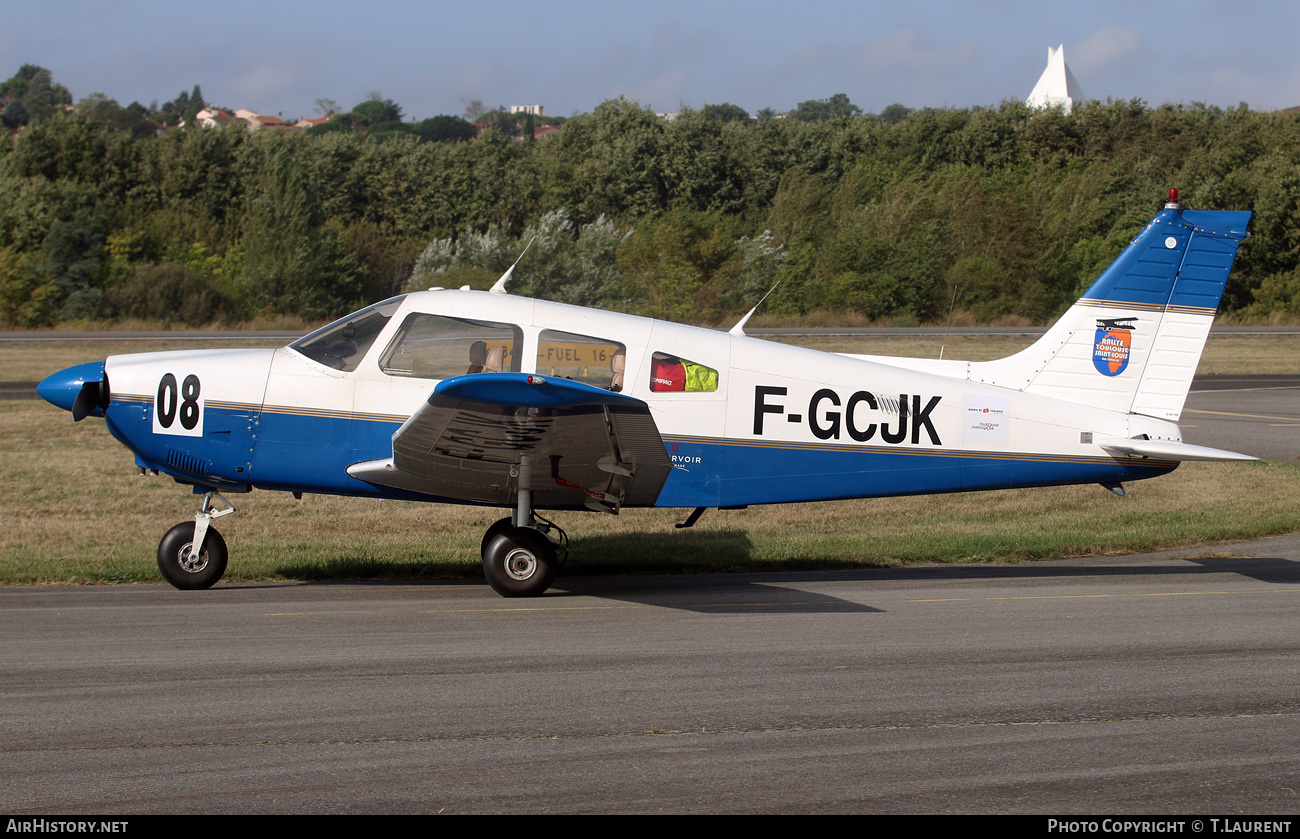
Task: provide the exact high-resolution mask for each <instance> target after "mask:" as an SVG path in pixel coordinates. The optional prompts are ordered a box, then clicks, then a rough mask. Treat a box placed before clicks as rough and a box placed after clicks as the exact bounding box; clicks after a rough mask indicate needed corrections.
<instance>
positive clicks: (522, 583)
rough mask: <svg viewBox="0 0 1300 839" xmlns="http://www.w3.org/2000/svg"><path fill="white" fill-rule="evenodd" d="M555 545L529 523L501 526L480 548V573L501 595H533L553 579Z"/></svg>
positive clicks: (541, 590) (537, 593)
mask: <svg viewBox="0 0 1300 839" xmlns="http://www.w3.org/2000/svg"><path fill="white" fill-rule="evenodd" d="M556 566H557V563H556V556H555V546H554V545H552V544H551V541H550V540H549V539H547V538H546V537H545V536H543V535H542V534H541V533H538V532H537V531H536V530H533V529H532V528H528V527H514V526H510V527H505V528H502V529H501V530H500V531H499V532H497V534H496V535H495V536H493V537H492V539H491V540H490V541H488V543H487V547H486V548H484V549H483V574H484V576H486V577H487V581H488V585H490V586H492V589H493V591H495V592H496V593H497V594H499V595H501V596H502V597H536V596H537V595H539V594H541V593H542V592H544V591H546V590H547V589H548V588H550V586H551V583H552V582H553V581H554V580H555V571H556Z"/></svg>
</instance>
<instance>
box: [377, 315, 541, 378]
mask: <svg viewBox="0 0 1300 839" xmlns="http://www.w3.org/2000/svg"><path fill="white" fill-rule="evenodd" d="M522 345H523V333H522V332H521V331H520V330H519V327H517V326H511V325H510V324H506V323H491V322H488V321H478V320H468V319H465V318H450V317H444V316H442V315H426V314H414V315H411V316H409V317H408V318H407V319H406V322H405V323H403V324H402V328H401V329H399V330H398V332H397V337H396V338H394V339H393V342H392V343H391V344H389V345H388V349H386V350H384V353H383V355H381V356H380V357H379V369H380V370H383V371H384V372H385V373H387V374H389V375H390V376H410V377H412V378H416V379H449V378H451V377H452V376H463V375H465V374H466V373H503V372H508V371H517V370H518V369H519V354H518V353H517V352H516V348H518V347H520V346H522Z"/></svg>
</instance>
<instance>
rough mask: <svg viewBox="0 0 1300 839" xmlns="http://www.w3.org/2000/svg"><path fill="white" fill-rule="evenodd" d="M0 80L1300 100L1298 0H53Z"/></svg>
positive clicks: (8, 48)
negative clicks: (1048, 86)
mask: <svg viewBox="0 0 1300 839" xmlns="http://www.w3.org/2000/svg"><path fill="white" fill-rule="evenodd" d="M5 5H6V6H7V7H8V8H6V10H5V12H4V15H3V19H4V25H3V27H0V79H3V78H7V77H8V76H10V75H12V74H13V73H14V72H16V71H17V69H18V67H19V66H20V65H22V64H39V65H41V66H43V67H47V68H49V69H50V70H51V72H52V73H53V76H54V80H55V81H56V82H59V83H61V84H63V85H64V86H66V87H67V88H68V89H69V90H71V91H72V95H73V98H74V100H80V99H81V98H83V97H85V96H87V95H89V94H91V93H104V94H106V95H108V96H110V97H112V98H114V99H116V100H118V101H119V102H120V103H121V104H123V105H125V104H128V103H129V102H131V101H133V100H138V101H140V102H142V103H144V104H146V105H148V104H149V103H151V102H153V101H155V100H156V101H157V102H158V103H159V104H161V103H163V102H166V101H168V100H170V99H173V98H175V97H176V95H177V94H178V93H180V92H181V91H189V90H190V89H192V88H193V86H194V85H195V84H198V85H200V86H201V87H202V92H203V96H204V98H205V99H206V100H207V101H208V102H209V103H211V104H215V105H218V106H221V107H227V108H231V109H234V108H248V109H250V110H254V111H257V112H258V113H263V114H278V115H280V116H282V117H284V118H286V119H296V118H298V117H312V116H317V100H318V99H332V100H335V101H336V102H337V103H338V104H339V105H340V106H341V107H342V108H343V109H344V110H348V109H350V108H351V107H352V106H353V105H356V104H357V103H358V102H361V101H364V100H365V99H366V98H368V97H369V96H370V95H371V94H372V93H375V92H378V93H379V94H380V95H381V96H382V97H383V98H388V99H392V100H394V101H396V102H397V103H398V104H399V105H401V106H402V108H403V111H404V112H405V115H406V118H407V119H424V118H426V117H431V116H435V115H438V114H461V113H462V112H463V111H464V110H465V105H466V101H467V100H481V101H482V102H483V103H484V104H486V105H487V106H488V107H494V106H497V105H504V106H507V107H509V106H513V105H525V104H540V105H544V106H545V107H546V113H547V114H551V115H558V116H571V115H573V114H575V113H582V112H587V111H590V110H592V109H593V108H595V106H596V105H598V104H600V102H602V101H604V100H606V99H610V98H614V97H618V96H623V97H626V98H628V99H631V100H635V101H636V102H638V103H640V104H641V105H643V106H646V107H649V108H652V109H653V110H655V111H658V112H669V111H677V110H679V109H680V108H681V107H682V106H689V107H694V108H699V107H702V106H703V105H706V104H720V103H723V102H729V103H732V104H735V105H739V106H740V107H742V108H744V109H745V110H747V111H748V112H750V113H751V114H753V113H755V112H757V111H758V110H759V109H762V108H772V109H773V110H775V111H778V112H780V111H786V110H789V109H791V108H793V107H795V106H796V105H797V104H798V103H800V102H802V101H805V100H808V99H826V98H828V97H830V96H831V95H833V94H835V93H846V94H848V96H849V98H850V99H851V100H852V101H853V103H854V104H855V105H858V106H859V107H861V108H862V109H863V110H864V111H868V112H879V111H880V110H882V109H883V108H885V107H886V106H888V105H890V104H892V103H895V102H899V103H902V104H903V105H906V106H908V107H911V108H922V107H936V108H939V107H970V106H980V105H994V104H997V103H998V102H1000V101H1002V100H1004V99H1024V98H1025V97H1026V96H1028V95H1029V92H1030V90H1032V89H1033V86H1034V83H1035V82H1036V81H1037V80H1038V76H1039V75H1040V74H1041V73H1042V71H1043V69H1044V67H1046V65H1047V49H1048V47H1056V46H1058V45H1064V47H1065V60H1066V64H1068V65H1069V67H1070V69H1071V71H1072V72H1073V73H1074V76H1075V78H1076V79H1078V81H1079V84H1080V86H1081V87H1082V89H1083V92H1084V95H1085V96H1086V97H1088V98H1090V99H1101V100H1106V99H1118V100H1129V99H1135V98H1136V99H1142V100H1145V101H1146V102H1147V103H1148V104H1151V105H1159V104H1161V103H1164V102H1188V103H1190V102H1196V101H1201V102H1206V103H1208V104H1211V105H1218V106H1222V107H1229V106H1236V105H1237V104H1238V103H1240V102H1246V103H1247V104H1249V105H1250V107H1251V108H1253V109H1256V110H1271V109H1277V108H1286V107H1292V106H1296V105H1300V50H1297V49H1295V43H1296V37H1297V35H1298V34H1300V3H1297V2H1293V0H1184V2H1180V3H1155V2H1133V0H1124V2H1115V1H1114V0H1090V1H1089V2H1082V3H1057V2H1053V0H1039V2H1026V1H1024V0H967V2H957V1H956V0H953V2H941V1H940V0H929V2H927V0H912V2H881V0H854V1H853V2H850V0H803V1H802V2H800V3H794V2H784V3H770V2H768V3H764V2H761V0H757V1H756V0H749V2H730V1H728V2H722V1H721V0H719V2H713V1H712V0H653V2H646V3H636V4H632V3H620V2H618V1H617V0H613V2H609V0H606V2H586V0H538V1H537V2H530V3H524V2H509V1H508V0H469V2H465V1H464V0H460V2H454V3H448V2H440V1H439V0H422V1H421V0H351V2H342V1H341V0H313V1H312V2H284V0H222V2H220V3H214V2H210V1H209V2H192V0H43V2H40V3H35V2H26V3H17V2H13V0H11V2H9V3H6V4H5Z"/></svg>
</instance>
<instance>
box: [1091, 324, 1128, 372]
mask: <svg viewBox="0 0 1300 839" xmlns="http://www.w3.org/2000/svg"><path fill="white" fill-rule="evenodd" d="M1135 320H1136V318H1119V319H1117V320H1100V319H1099V320H1098V321H1097V338H1096V343H1094V344H1093V346H1092V366H1093V367H1096V368H1097V372H1098V373H1101V374H1102V375H1103V376H1118V375H1119V374H1120V373H1123V372H1124V368H1126V367H1128V357H1129V351H1130V350H1131V349H1132V348H1133V322H1134V321H1135Z"/></svg>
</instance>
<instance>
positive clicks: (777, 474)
mask: <svg viewBox="0 0 1300 839" xmlns="http://www.w3.org/2000/svg"><path fill="white" fill-rule="evenodd" d="M119 404H120V403H115V404H114V405H113V406H111V407H110V411H109V413H110V427H111V428H113V430H114V434H115V436H117V437H118V438H119V439H121V440H122V441H123V442H125V443H127V444H128V445H129V446H130V447H131V448H132V449H134V450H135V451H136V452H137V453H139V454H141V455H143V456H144V457H145V458H147V459H148V460H150V461H152V462H155V463H159V464H164V465H165V464H167V463H168V462H169V454H171V453H174V452H183V453H185V454H187V455H190V456H191V457H193V458H196V459H198V460H201V461H203V462H205V463H208V464H210V466H209V469H210V474H211V475H212V476H213V477H216V478H221V479H224V480H227V481H235V482H247V483H251V484H252V485H253V486H255V487H259V488H263V489H280V490H299V491H303V492H319V493H330V494H341V495H360V496H368V497H375V498H408V499H414V498H427V497H426V496H420V495H417V494H414V493H409V492H404V491H401V490H395V489H392V488H388V487H379V486H374V485H372V484H368V483H366V482H364V481H359V480H357V479H355V478H353V477H351V476H350V475H348V474H347V467H348V466H350V465H352V464H354V463H358V462H361V461H366V460H378V459H382V458H387V457H391V456H392V454H393V445H392V436H393V433H394V432H395V431H397V429H398V428H399V427H400V425H401V424H400V423H397V422H390V421H380V420H371V419H357V418H351V417H338V416H335V417H330V416H310V415H304V414H289V413H277V412H274V411H262V412H261V414H260V417H259V419H258V421H257V423H256V435H257V436H256V440H255V441H254V440H249V443H250V448H251V449H252V451H251V455H252V457H251V463H249V459H248V457H247V456H246V455H243V454H239V455H238V456H235V454H236V452H238V451H240V450H244V449H243V447H242V446H241V445H240V444H239V442H238V441H235V440H214V439H209V438H208V437H204V438H197V437H173V436H167V435H155V434H153V433H152V430H151V425H150V423H149V422H148V421H147V417H148V411H147V409H146V410H142V408H145V406H135V407H134V410H131V406H127V405H121V408H123V409H125V410H117V409H118V407H119ZM208 411H209V412H208V417H209V419H210V420H211V422H212V425H213V426H214V427H216V426H220V425H223V424H224V425H227V426H238V425H239V424H241V423H245V424H246V423H247V422H248V419H249V416H250V414H249V412H248V411H247V410H243V411H227V410H225V409H222V408H215V407H210V408H209V409H208ZM223 414H224V415H227V416H225V417H224V419H225V420H226V421H225V422H224V423H223V422H222V419H223V417H222V415H223ZM232 444H233V445H232ZM665 445H666V447H667V449H668V455H669V457H670V459H671V460H672V462H673V466H674V468H673V470H672V472H671V474H670V475H669V477H668V480H667V482H666V483H665V484H664V488H663V490H662V491H661V492H660V494H659V498H658V500H657V501H656V506H660V507H695V506H707V507H714V506H733V505H744V504H779V503H787V502H798V501H823V500H831V499H840V498H863V497H884V496H891V495H915V494H924V493H939V492H964V491H971V490H982V489H1002V488H1010V487H1027V486H1048V485H1057V484H1071V483H1103V484H1112V483H1118V482H1121V481H1133V480H1138V479H1141V478H1150V477H1154V476H1156V475H1162V474H1165V473H1166V472H1169V471H1172V469H1173V468H1174V466H1175V464H1172V463H1167V462H1162V463H1157V464H1154V465H1152V464H1151V463H1150V462H1149V461H1146V462H1145V463H1147V464H1148V465H1139V464H1138V463H1129V462H1127V461H1124V460H1118V459H1111V458H1105V457H1095V458H1093V457H1080V458H1055V459H1053V458H1052V457H1051V456H1046V455H1030V454H1023V455H1017V454H1006V455H997V454H990V453H980V452H954V451H947V450H943V449H908V448H904V449H899V450H895V451H891V450H889V449H886V448H881V447H861V446H847V445H846V446H832V445H826V446H808V445H801V444H792V443H771V444H767V443H765V442H763V441H722V440H716V439H708V440H704V439H699V438H690V437H671V438H669V439H668V441H667V442H666V444H665ZM244 451H246V450H244ZM170 459H171V460H172V461H173V462H175V461H176V460H177V459H176V458H175V457H172V458H170ZM241 466H243V467H245V468H244V470H243V471H237V470H238V468H239V467H241ZM166 471H173V470H170V469H168V470H166ZM174 474H181V477H182V478H190V477H195V476H189V475H185V474H183V473H175V472H174Z"/></svg>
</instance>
